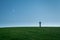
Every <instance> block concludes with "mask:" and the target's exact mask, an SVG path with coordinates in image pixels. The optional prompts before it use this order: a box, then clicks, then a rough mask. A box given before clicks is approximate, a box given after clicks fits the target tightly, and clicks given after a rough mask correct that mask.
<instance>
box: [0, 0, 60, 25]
mask: <svg viewBox="0 0 60 40" xmlns="http://www.w3.org/2000/svg"><path fill="white" fill-rule="evenodd" d="M39 21H41V22H42V25H60V0H0V26H16V25H18V26H21V25H25V26H26V25H38V22H39Z"/></svg>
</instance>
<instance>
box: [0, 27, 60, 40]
mask: <svg viewBox="0 0 60 40" xmlns="http://www.w3.org/2000/svg"><path fill="white" fill-rule="evenodd" d="M0 40H60V27H41V28H39V27H15V28H0Z"/></svg>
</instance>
